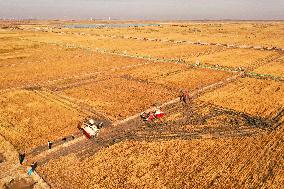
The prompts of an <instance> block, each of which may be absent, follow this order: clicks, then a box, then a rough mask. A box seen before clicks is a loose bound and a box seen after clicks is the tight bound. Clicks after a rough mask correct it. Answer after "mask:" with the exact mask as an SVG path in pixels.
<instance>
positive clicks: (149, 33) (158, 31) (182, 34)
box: [73, 22, 284, 48]
mask: <svg viewBox="0 0 284 189" xmlns="http://www.w3.org/2000/svg"><path fill="white" fill-rule="evenodd" d="M160 24H161V25H160V26H155V27H143V28H100V29H88V30H85V31H84V32H85V33H90V34H95V35H101V34H104V35H120V36H132V37H146V38H158V39H168V40H190V41H204V42H212V43H227V44H239V45H242V44H248V45H263V46H278V47H282V48H283V47H284V43H283V41H284V40H283V27H284V24H283V22H269V23H267V22H258V23H253V22H246V23H244V22H233V23H232V22H219V23H214V22H211V23H206V22H199V23H198V22H197V23H196V22H195V23H188V22H187V23H186V22H183V23H182V22H177V23H160ZM76 31H79V32H82V30H81V31H80V29H73V32H76Z"/></svg>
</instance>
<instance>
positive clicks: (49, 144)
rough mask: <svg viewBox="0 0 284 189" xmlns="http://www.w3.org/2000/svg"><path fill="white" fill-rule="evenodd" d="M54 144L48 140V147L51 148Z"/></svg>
mask: <svg viewBox="0 0 284 189" xmlns="http://www.w3.org/2000/svg"><path fill="white" fill-rule="evenodd" d="M52 144H53V143H52V142H51V141H48V142H47V146H48V149H51V147H52Z"/></svg>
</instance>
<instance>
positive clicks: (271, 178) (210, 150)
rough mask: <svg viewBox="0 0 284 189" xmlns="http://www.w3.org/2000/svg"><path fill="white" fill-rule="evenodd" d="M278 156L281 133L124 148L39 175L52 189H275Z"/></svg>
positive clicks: (64, 161) (279, 175)
mask: <svg viewBox="0 0 284 189" xmlns="http://www.w3.org/2000/svg"><path fill="white" fill-rule="evenodd" d="M281 141H282V142H281ZM283 151H284V146H283V128H281V129H278V130H276V131H274V132H272V133H269V134H263V135H259V136H255V137H247V138H233V139H223V140H216V139H207V140H191V141H181V140H175V141H167V142H150V143H147V142H124V143H119V144H116V145H114V146H112V147H110V148H108V149H104V150H102V151H101V152H99V153H98V154H96V155H95V156H94V157H91V158H89V159H86V160H84V161H83V162H80V161H78V160H77V159H76V157H75V156H69V157H64V158H61V159H59V160H54V161H51V162H50V163H48V165H47V166H46V167H42V168H41V169H40V172H41V173H42V174H44V175H47V178H48V180H49V182H50V183H51V185H52V187H53V188H206V187H209V188H261V187H267V188H279V187H280V188H281V186H282V185H283V184H284V177H283V174H284V172H283V170H284V169H283V168H284V167H283V163H284V162H283V158H284V156H283ZM189 165H190V166H189ZM59 166H60V167H61V168H60V169H58V167H59ZM51 173H52V174H51ZM57 175H65V176H66V177H64V178H63V177H58V176H57Z"/></svg>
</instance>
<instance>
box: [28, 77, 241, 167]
mask: <svg viewBox="0 0 284 189" xmlns="http://www.w3.org/2000/svg"><path fill="white" fill-rule="evenodd" d="M239 77H240V75H235V76H232V77H229V78H227V79H225V80H223V81H219V82H216V83H214V84H211V85H208V86H206V87H203V88H202V89H199V90H197V91H194V92H193V93H192V94H191V95H192V97H195V96H198V95H200V94H202V93H204V92H206V91H208V90H214V89H216V88H218V87H221V86H223V85H225V84H227V83H230V82H233V81H235V80H236V79H238V78H239ZM179 101H180V99H179V98H176V99H173V100H171V101H169V102H166V103H164V104H162V105H160V106H159V107H162V108H163V107H166V106H170V105H173V104H176V103H178V102H179ZM153 109H154V108H150V109H147V110H145V111H152V110H153ZM140 114H141V113H138V114H135V115H133V116H130V117H128V118H126V119H124V120H121V121H116V122H114V123H112V124H111V126H118V125H123V124H125V123H127V122H130V121H132V120H136V119H139V118H140ZM108 127H109V126H108ZM194 135H195V134H194ZM178 137H190V138H192V137H193V135H192V134H190V135H188V136H185V134H180V135H175V136H173V138H178ZM83 138H85V136H81V137H78V138H77V140H79V141H81V140H83ZM118 138H125V136H121V137H118ZM131 138H133V136H131V135H129V134H127V137H126V139H131ZM138 138H139V137H138ZM162 138H163V137H162ZM166 138H167V137H166ZM170 138H171V137H170ZM140 139H141V137H140ZM71 142H72V141H71ZM72 144H73V143H72ZM65 145H68V142H67V143H66V144H65ZM75 145H76V143H74V144H73V145H72V146H75ZM73 148H74V149H75V148H76V147H73ZM56 149H57V150H56V151H55V153H59V156H58V155H56V156H58V157H60V150H61V149H62V150H63V151H66V150H64V146H61V145H60V146H58V147H57V148H56ZM76 150H79V149H77V148H76ZM32 151H33V150H32ZM65 153H72V151H70V150H69V152H67V151H66V152H65ZM40 154H41V153H40ZM40 154H38V155H37V157H38V156H40ZM47 154H50V153H48V152H47ZM51 155H52V153H51ZM44 159H46V158H44ZM43 162H44V163H46V160H44V161H43Z"/></svg>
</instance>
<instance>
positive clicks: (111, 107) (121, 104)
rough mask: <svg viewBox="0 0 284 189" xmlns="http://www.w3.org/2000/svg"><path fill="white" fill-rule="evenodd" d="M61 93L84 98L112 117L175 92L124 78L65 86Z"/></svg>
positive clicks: (129, 114) (134, 111) (135, 109)
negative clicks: (71, 86) (78, 85)
mask: <svg viewBox="0 0 284 189" xmlns="http://www.w3.org/2000/svg"><path fill="white" fill-rule="evenodd" d="M60 93H61V94H64V95H66V96H70V97H73V98H75V99H78V100H79V101H83V102H85V103H87V104H89V105H91V106H92V107H94V108H95V109H98V110H100V111H103V112H105V113H106V114H108V115H109V116H110V117H111V118H112V119H122V118H126V116H131V115H134V114H136V113H139V112H141V111H143V110H145V109H148V108H150V107H151V106H153V105H154V104H155V103H160V104H161V103H163V102H167V101H169V100H170V99H172V98H174V96H176V95H177V92H172V91H170V90H169V89H166V88H164V87H161V86H159V85H154V84H151V85H149V84H147V83H141V82H136V81H131V80H127V79H123V78H111V79H109V80H107V81H102V82H99V83H93V84H88V85H83V86H80V87H76V88H71V89H66V90H64V91H62V92H60Z"/></svg>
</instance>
